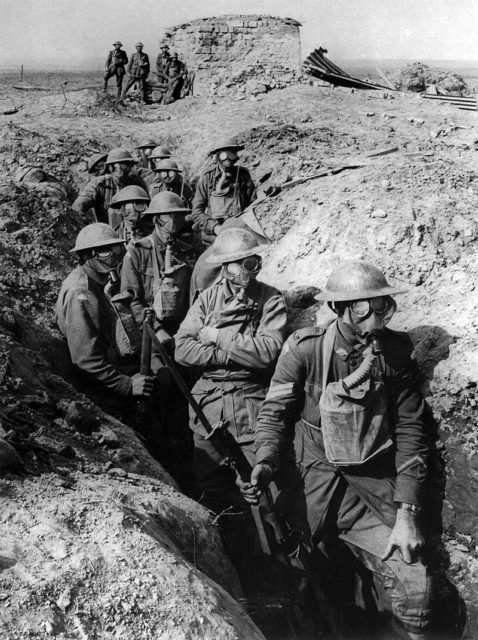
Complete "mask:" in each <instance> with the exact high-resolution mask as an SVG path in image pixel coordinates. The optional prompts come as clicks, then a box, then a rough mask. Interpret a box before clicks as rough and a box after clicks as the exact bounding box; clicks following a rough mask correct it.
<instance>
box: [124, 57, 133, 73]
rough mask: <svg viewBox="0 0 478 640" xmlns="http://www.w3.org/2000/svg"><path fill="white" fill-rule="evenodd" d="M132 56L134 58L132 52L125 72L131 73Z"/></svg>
mask: <svg viewBox="0 0 478 640" xmlns="http://www.w3.org/2000/svg"><path fill="white" fill-rule="evenodd" d="M133 58H134V54H133V55H132V56H131V58H130V59H129V62H128V66H127V67H126V72H127V73H131V67H132V65H133Z"/></svg>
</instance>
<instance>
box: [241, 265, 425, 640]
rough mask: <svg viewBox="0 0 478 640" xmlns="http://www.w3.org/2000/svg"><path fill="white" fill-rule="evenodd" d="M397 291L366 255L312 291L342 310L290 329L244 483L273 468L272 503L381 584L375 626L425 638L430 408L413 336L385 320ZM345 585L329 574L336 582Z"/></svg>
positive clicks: (255, 484) (263, 478)
mask: <svg viewBox="0 0 478 640" xmlns="http://www.w3.org/2000/svg"><path fill="white" fill-rule="evenodd" d="M401 291H403V289H402V288H401V287H392V286H390V285H389V284H388V282H387V280H386V279H385V276H384V275H383V273H382V272H381V271H380V270H379V269H377V268H376V267H374V266H373V265H371V264H369V263H367V262H362V261H359V260H351V261H348V262H344V263H342V264H339V265H338V266H337V267H335V269H334V270H333V271H332V273H331V275H330V277H329V280H328V282H327V285H326V288H325V291H323V292H322V293H321V294H319V296H317V297H318V298H320V299H321V300H325V301H327V303H328V304H329V306H330V307H331V309H332V310H333V311H334V312H335V314H336V315H337V319H336V321H335V322H333V323H332V324H330V325H329V326H328V328H327V329H323V328H320V327H310V328H306V329H301V330H299V331H296V332H295V333H294V334H293V336H291V337H290V338H289V340H288V341H287V343H286V344H285V346H284V349H283V350H282V353H281V356H280V358H279V361H278V363H277V367H276V370H275V372H274V376H273V378H272V381H271V387H270V390H269V392H268V394H267V398H266V400H265V402H264V404H263V406H262V409H261V412H260V415H259V419H258V422H257V429H256V458H257V465H256V467H255V468H254V470H253V472H252V474H251V483H250V484H249V485H248V486H245V487H243V491H244V493H245V495H246V498H247V499H248V500H250V501H251V502H254V500H257V499H258V496H259V494H260V492H261V491H262V490H263V489H264V488H265V487H266V486H267V485H268V483H269V482H270V480H271V478H272V477H273V476H274V474H275V473H276V472H279V471H280V472H281V476H280V477H281V484H282V487H283V489H282V493H281V494H280V495H279V497H278V500H277V504H276V507H277V509H278V510H279V511H280V512H281V513H283V514H284V515H285V516H286V518H287V520H288V523H289V525H290V526H291V528H292V529H294V530H297V531H299V532H301V534H302V539H303V543H304V546H305V547H306V548H307V549H308V550H309V551H312V550H313V549H315V548H316V547H317V546H318V545H319V544H322V545H325V551H326V552H327V551H330V550H331V549H337V547H338V546H339V539H341V540H342V541H343V542H345V544H346V545H347V547H348V549H350V550H351V551H352V553H353V555H354V556H355V558H356V559H357V561H358V564H359V565H361V569H360V570H359V571H360V572H361V575H363V574H364V567H365V568H366V569H368V570H369V571H370V572H371V574H372V575H373V578H374V580H375V579H377V580H378V581H379V583H381V587H382V590H381V591H380V590H378V593H379V594H380V593H381V594H382V595H383V593H384V592H386V593H387V596H388V598H387V601H388V604H387V605H386V611H388V612H389V613H391V615H392V626H393V627H394V629H395V630H396V633H397V634H398V635H389V633H392V632H391V631H390V632H388V633H387V634H386V636H382V635H380V636H375V635H374V637H387V638H392V637H393V638H395V637H397V638H398V637H400V638H410V639H411V640H425V638H430V635H429V634H428V633H427V627H428V625H429V622H430V604H431V597H432V595H433V584H432V577H431V573H430V570H429V567H428V566H427V563H426V561H425V560H423V561H422V551H423V548H424V542H425V541H424V538H423V535H422V533H421V523H420V510H421V506H422V498H423V490H424V487H425V480H426V475H427V463H428V457H429V450H430V445H429V434H428V432H427V413H428V409H427V405H426V403H425V401H424V399H423V397H422V394H421V392H420V375H419V371H418V367H417V364H416V361H415V360H414V358H413V355H412V354H413V346H412V344H411V341H410V338H409V337H408V336H407V335H406V334H405V333H400V332H397V331H391V330H389V329H387V328H386V325H387V324H388V322H389V321H390V319H391V318H392V316H393V314H394V312H395V310H396V304H395V301H394V300H393V298H392V297H391V296H392V295H394V294H396V293H400V292H401ZM294 423H295V427H294ZM292 439H293V451H291V445H292ZM294 452H295V455H294ZM342 546H343V545H342ZM428 551H430V550H428ZM342 554H343V550H342ZM429 556H430V553H427V554H424V556H423V557H424V558H426V557H429ZM342 564H343V562H342ZM351 564H352V563H351V562H350V560H349V566H350V565H351ZM311 566H312V565H311ZM312 575H313V574H312ZM319 577H320V576H319ZM350 578H351V582H353V576H351V577H350ZM347 587H350V584H349V585H347V584H344V581H343V580H342V582H341V584H340V585H337V587H336V588H335V589H334V584H333V581H332V583H329V584H328V585H327V588H329V589H330V590H331V591H332V592H334V591H335V593H339V592H343V590H344V588H347ZM381 600H382V598H381ZM382 604H384V603H383V602H382Z"/></svg>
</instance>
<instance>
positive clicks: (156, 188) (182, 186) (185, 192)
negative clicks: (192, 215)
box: [149, 172, 194, 208]
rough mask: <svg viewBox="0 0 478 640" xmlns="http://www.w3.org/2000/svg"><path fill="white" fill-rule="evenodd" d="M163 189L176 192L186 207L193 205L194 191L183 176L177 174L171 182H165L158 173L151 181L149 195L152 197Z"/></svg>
mask: <svg viewBox="0 0 478 640" xmlns="http://www.w3.org/2000/svg"><path fill="white" fill-rule="evenodd" d="M156 173H157V172H156ZM162 191H171V192H172V193H175V194H176V195H178V196H179V197H180V198H181V199H182V201H183V204H184V206H185V207H188V208H190V207H191V204H192V200H193V196H194V193H193V190H192V189H191V187H190V186H189V184H188V183H187V182H185V181H184V180H183V178H182V177H181V176H177V177H176V178H175V179H174V180H173V181H172V182H171V184H165V183H164V182H163V181H162V180H160V179H159V177H158V176H157V175H156V176H155V177H154V179H153V180H152V181H151V182H150V183H149V195H150V196H151V198H152V197H153V196H155V195H157V194H158V193H161V192H162Z"/></svg>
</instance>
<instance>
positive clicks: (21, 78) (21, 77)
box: [20, 65, 23, 82]
mask: <svg viewBox="0 0 478 640" xmlns="http://www.w3.org/2000/svg"><path fill="white" fill-rule="evenodd" d="M20 82H23V65H22V68H21V70H20Z"/></svg>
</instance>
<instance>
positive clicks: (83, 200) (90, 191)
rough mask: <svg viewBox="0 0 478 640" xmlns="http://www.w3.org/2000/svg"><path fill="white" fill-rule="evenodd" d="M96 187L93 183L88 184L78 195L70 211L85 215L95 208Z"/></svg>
mask: <svg viewBox="0 0 478 640" xmlns="http://www.w3.org/2000/svg"><path fill="white" fill-rule="evenodd" d="M97 192H98V187H97V184H96V182H95V181H91V182H89V183H88V184H87V185H86V186H85V187H83V189H82V190H81V191H80V193H79V194H78V197H77V198H76V200H75V201H74V202H73V204H72V209H73V210H74V211H78V212H79V213H86V212H87V211H88V210H89V209H92V208H94V207H95V204H96V197H97Z"/></svg>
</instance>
